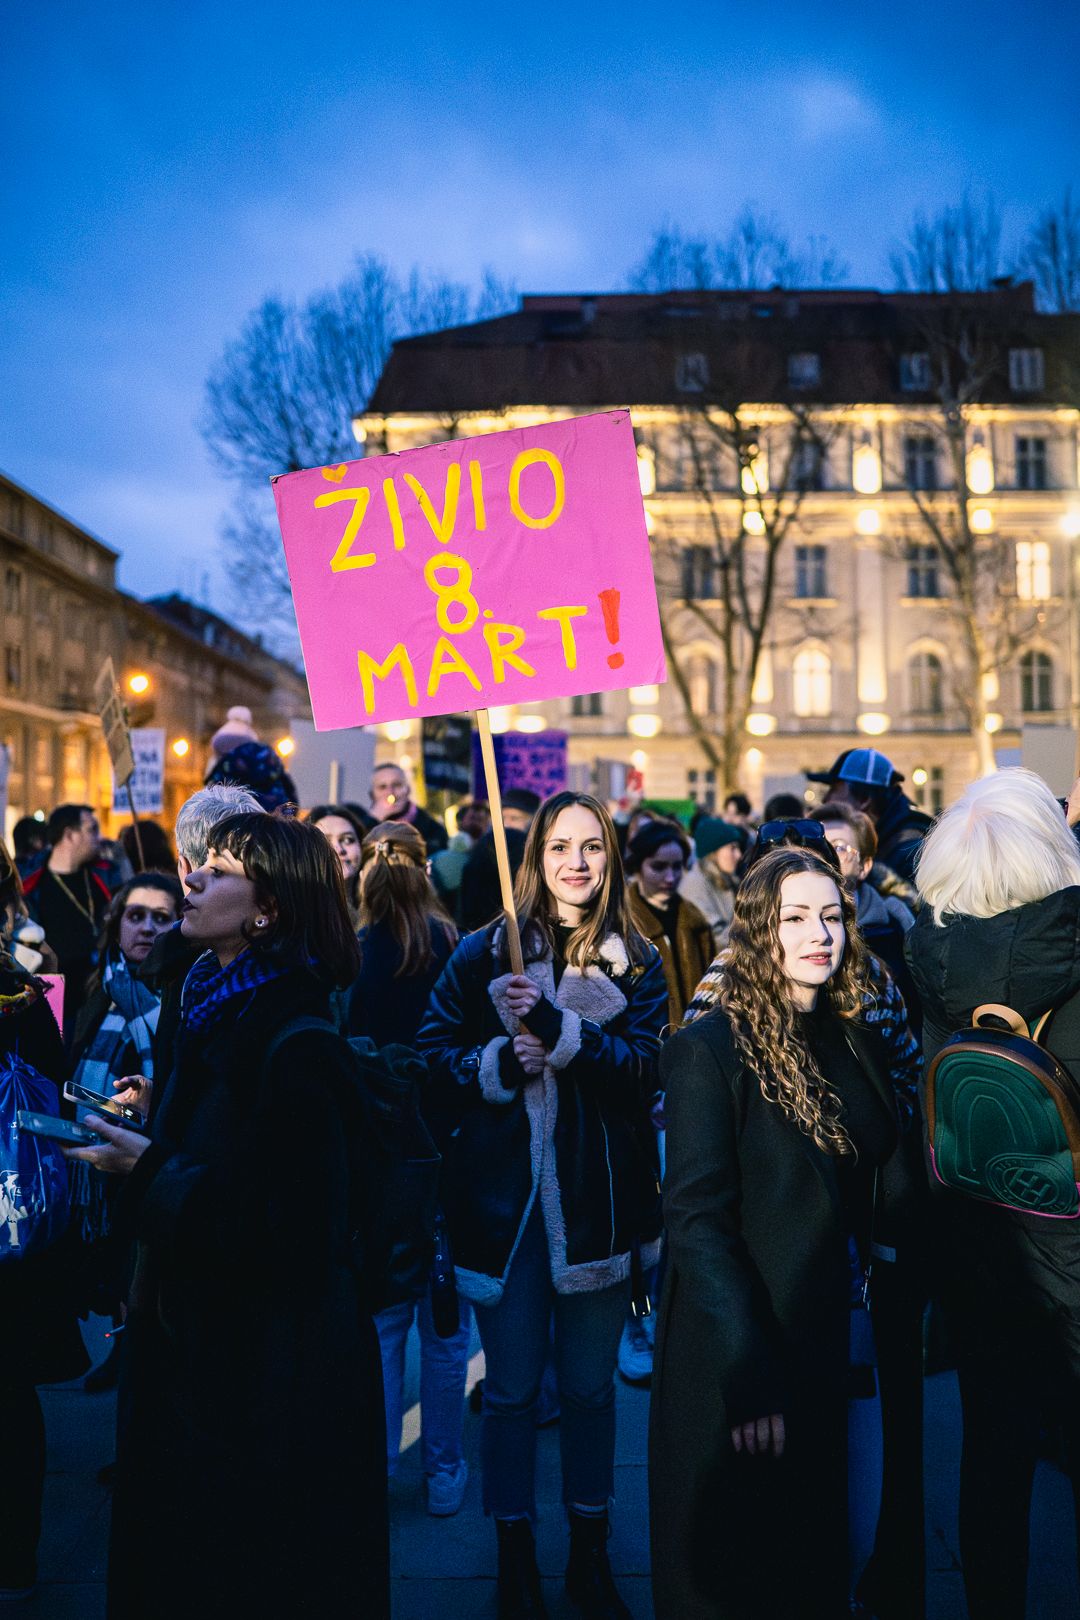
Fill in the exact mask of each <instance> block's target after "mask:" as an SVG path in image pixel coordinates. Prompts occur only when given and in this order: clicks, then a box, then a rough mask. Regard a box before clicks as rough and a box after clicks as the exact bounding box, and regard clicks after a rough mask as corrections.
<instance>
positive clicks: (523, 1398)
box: [475, 1206, 630, 1520]
mask: <svg viewBox="0 0 1080 1620" xmlns="http://www.w3.org/2000/svg"><path fill="white" fill-rule="evenodd" d="M629 1300H630V1282H629V1279H628V1280H627V1281H626V1282H622V1283H616V1284H615V1285H614V1286H613V1287H610V1288H602V1289H599V1290H598V1291H596V1292H595V1293H589V1294H557V1293H556V1292H555V1290H554V1288H553V1287H552V1283H551V1264H550V1261H549V1258H548V1246H547V1236H546V1233H545V1231H544V1222H543V1219H542V1217H541V1215H540V1211H539V1208H538V1207H537V1206H534V1208H533V1211H532V1214H531V1215H530V1216H529V1221H528V1225H527V1226H526V1229H525V1232H524V1235H523V1236H522V1239H521V1242H520V1244H519V1246H518V1251H517V1253H516V1254H515V1256H514V1259H513V1262H512V1264H511V1266H510V1274H509V1276H508V1277H507V1279H506V1288H505V1290H504V1291H503V1297H502V1299H501V1300H500V1301H499V1303H498V1304H497V1305H477V1306H476V1307H475V1309H476V1325H477V1327H478V1328H479V1329H480V1343H481V1344H482V1345H483V1347H484V1358H485V1361H486V1363H487V1370H486V1372H485V1375H484V1415H483V1422H482V1426H481V1435H480V1454H481V1458H482V1460H483V1471H484V1490H483V1497H484V1512H485V1513H493V1514H494V1515H495V1517H496V1518H497V1519H515V1518H530V1519H533V1520H535V1518H536V1401H537V1397H538V1395H539V1393H540V1384H541V1381H542V1379H543V1376H544V1363H545V1361H546V1360H547V1356H548V1348H549V1342H550V1341H549V1332H550V1325H551V1320H552V1315H553V1314H554V1320H555V1374H556V1378H557V1381H558V1387H559V1402H560V1406H561V1408H562V1420H561V1423H560V1425H559V1444H560V1448H561V1452H562V1481H563V1501H564V1502H566V1503H567V1504H568V1505H576V1506H579V1507H606V1506H607V1503H608V1502H609V1501H610V1499H611V1497H612V1495H613V1494H614V1489H615V1361H616V1357H617V1355H618V1352H619V1335H620V1334H621V1332H622V1325H623V1318H624V1317H625V1315H626V1308H627V1305H628V1303H629Z"/></svg>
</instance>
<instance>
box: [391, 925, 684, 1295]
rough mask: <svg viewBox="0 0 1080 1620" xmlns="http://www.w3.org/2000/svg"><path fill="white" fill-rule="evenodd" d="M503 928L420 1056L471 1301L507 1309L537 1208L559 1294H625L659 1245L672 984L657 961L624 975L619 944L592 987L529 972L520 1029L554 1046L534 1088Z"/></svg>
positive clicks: (588, 975)
mask: <svg viewBox="0 0 1080 1620" xmlns="http://www.w3.org/2000/svg"><path fill="white" fill-rule="evenodd" d="M501 942H502V924H501V923H497V924H493V925H492V926H491V927H489V928H486V929H483V930H481V931H480V932H478V933H475V934H471V935H469V937H468V938H467V939H465V940H463V941H462V943H461V944H460V945H459V946H458V948H457V950H456V951H455V952H454V954H453V956H452V957H451V958H450V961H449V963H448V964H447V966H446V969H445V971H444V973H443V975H442V977H441V978H440V979H439V982H438V984H436V986H435V989H434V990H433V992H432V996H431V1003H430V1006H429V1008H428V1015H427V1018H426V1020H425V1022H424V1024H423V1026H422V1028H421V1030H420V1036H419V1042H418V1044H419V1046H420V1049H421V1051H422V1052H424V1054H425V1055H426V1057H427V1059H428V1062H429V1064H430V1066H431V1071H432V1084H431V1095H430V1098H429V1107H428V1109H427V1110H426V1112H427V1115H428V1117H429V1119H430V1121H431V1123H432V1125H433V1128H434V1129H435V1132H436V1135H437V1136H438V1137H439V1139H440V1147H441V1149H442V1151H443V1153H444V1155H445V1158H446V1167H445V1172H444V1182H443V1201H444V1207H445V1210H446V1215H447V1220H448V1223H449V1226H450V1236H451V1239H452V1242H453V1245H454V1254H455V1258H456V1261H457V1265H458V1285H459V1287H460V1288H461V1291H462V1293H463V1294H464V1295H465V1296H466V1297H467V1298H469V1299H472V1300H475V1301H476V1302H477V1303H480V1304H487V1305H490V1304H494V1303H496V1302H497V1301H498V1300H499V1299H500V1298H501V1296H502V1290H503V1285H504V1282H505V1279H506V1274H507V1271H508V1269H509V1265H510V1260H511V1258H512V1255H513V1252H514V1249H515V1247H516V1244H517V1241H518V1238H519V1236H520V1233H521V1232H522V1230H523V1228H524V1224H525V1221H526V1219H527V1217H528V1214H529V1212H530V1211H531V1209H532V1207H533V1205H534V1203H535V1202H536V1200H537V1199H539V1201H540V1208H541V1212H542V1214H543V1217H544V1225H545V1229H546V1232H547V1238H548V1247H549V1250H550V1253H551V1275H552V1280H553V1282H554V1285H555V1288H556V1289H557V1290H558V1291H559V1292H560V1293H581V1292H588V1291H591V1290H593V1289H598V1288H604V1287H607V1286H608V1285H610V1284H611V1283H615V1282H618V1281H621V1280H622V1278H624V1277H626V1276H627V1275H628V1274H629V1271H630V1256H631V1250H632V1248H633V1247H634V1245H635V1244H637V1243H640V1244H642V1245H643V1246H644V1247H643V1260H644V1263H645V1264H646V1265H649V1264H651V1261H652V1258H653V1255H652V1254H651V1253H650V1249H652V1248H653V1246H654V1245H655V1243H656V1240H657V1239H658V1238H659V1235H660V1196H659V1186H658V1180H657V1167H656V1156H655V1146H654V1137H653V1132H652V1128H651V1126H650V1123H649V1117H648V1105H649V1100H650V1098H651V1097H652V1095H653V1094H654V1093H655V1091H656V1088H657V1067H658V1059H659V1054H660V1039H659V1037H660V1031H661V1030H662V1029H663V1027H664V1025H665V1023H666V1022H667V985H666V983H665V981H664V974H663V969H662V967H661V964H660V957H659V955H658V954H657V953H656V951H655V950H653V949H652V947H650V948H649V952H650V954H649V958H648V960H647V961H646V963H645V964H644V966H643V967H641V968H634V967H632V966H631V965H630V963H629V961H628V959H627V955H626V949H625V946H624V945H623V944H622V942H621V941H620V940H618V939H616V938H615V937H614V936H612V937H611V938H609V939H608V940H607V941H606V942H605V945H604V947H603V951H602V960H601V961H600V962H598V963H597V964H595V965H592V966H590V967H589V968H588V969H587V970H586V971H585V972H584V973H582V972H581V971H580V970H578V969H577V968H572V967H567V968H565V969H564V971H563V973H562V977H561V978H560V980H559V983H558V988H556V985H555V973H554V964H553V958H552V955H551V952H550V951H548V952H547V954H546V955H545V956H544V957H542V958H540V959H538V960H536V961H532V962H527V963H526V969H525V971H526V973H527V974H528V976H529V977H530V978H532V979H534V980H535V982H536V983H537V984H538V985H539V986H540V988H541V990H542V991H543V992H544V995H543V998H542V999H541V1001H540V1003H539V1004H538V1006H537V1007H535V1008H534V1009H533V1011H532V1012H531V1013H530V1014H529V1015H528V1018H527V1020H526V1023H527V1025H528V1027H529V1028H530V1029H531V1030H532V1031H533V1033H535V1034H537V1035H539V1036H540V1038H541V1039H542V1040H543V1041H544V1044H545V1046H547V1047H548V1050H549V1053H550V1056H549V1060H548V1064H547V1067H546V1068H545V1070H544V1073H543V1074H542V1075H539V1076H537V1077H536V1078H535V1079H531V1080H526V1078H525V1075H524V1073H523V1071H522V1069H521V1067H520V1065H519V1064H518V1062H517V1059H516V1058H515V1056H514V1053H513V1047H512V1045H511V1039H510V1037H511V1035H512V1034H514V1033H515V1032H516V1031H517V1030H518V1028H519V1025H518V1023H517V1021H516V1019H515V1018H514V1017H513V1015H512V1014H511V1013H510V1012H509V1010H508V1009H507V1007H506V1003H505V995H504V993H503V987H504V985H505V979H506V971H505V966H504V963H503V960H502V957H501Z"/></svg>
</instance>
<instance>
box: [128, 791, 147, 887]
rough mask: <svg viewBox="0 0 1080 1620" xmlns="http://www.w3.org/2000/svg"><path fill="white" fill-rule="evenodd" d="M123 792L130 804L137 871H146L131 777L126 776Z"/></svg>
mask: <svg viewBox="0 0 1080 1620" xmlns="http://www.w3.org/2000/svg"><path fill="white" fill-rule="evenodd" d="M124 792H125V793H126V794H127V802H128V804H129V805H130V806H131V825H132V826H133V827H134V829H135V849H136V851H137V853H138V856H139V871H140V872H145V871H146V856H145V855H144V854H143V847H142V834H141V833H140V831H139V818H138V816H137V815H136V814H135V795H134V793H132V791H131V777H130V776H129V777H128V779H127V781H126V782H125V783H124Z"/></svg>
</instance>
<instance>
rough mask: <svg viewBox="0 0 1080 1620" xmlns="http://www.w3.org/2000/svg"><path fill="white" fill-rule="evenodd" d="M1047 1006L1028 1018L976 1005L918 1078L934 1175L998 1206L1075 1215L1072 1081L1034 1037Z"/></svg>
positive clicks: (1078, 1120)
mask: <svg viewBox="0 0 1080 1620" xmlns="http://www.w3.org/2000/svg"><path fill="white" fill-rule="evenodd" d="M1051 1017H1052V1013H1049V1012H1048V1013H1045V1014H1044V1015H1043V1017H1042V1018H1040V1019H1039V1020H1038V1021H1037V1022H1036V1023H1034V1024H1032V1025H1030V1026H1029V1025H1028V1024H1027V1023H1025V1021H1024V1020H1023V1019H1022V1018H1021V1017H1020V1015H1019V1013H1016V1012H1013V1010H1012V1008H1011V1007H1003V1006H999V1005H997V1004H995V1003H988V1004H987V1005H986V1006H984V1007H976V1009H975V1012H974V1015H973V1017H972V1027H971V1028H970V1029H965V1030H961V1031H960V1032H959V1034H956V1035H953V1036H951V1037H950V1038H949V1040H947V1041H946V1042H945V1044H944V1046H943V1047H942V1048H941V1050H940V1052H939V1053H938V1054H937V1057H936V1058H935V1059H934V1061H933V1063H931V1065H930V1070H929V1073H928V1074H927V1077H926V1123H927V1130H928V1133H929V1139H930V1157H931V1162H932V1164H933V1169H934V1174H935V1175H936V1176H937V1178H938V1180H939V1181H941V1182H943V1183H944V1184H945V1186H946V1187H951V1188H953V1189H954V1190H955V1191H956V1192H962V1193H967V1194H968V1195H969V1196H970V1197H972V1198H981V1199H983V1200H984V1202H986V1203H990V1204H998V1205H999V1206H1001V1207H1002V1208H1004V1209H1015V1210H1023V1211H1024V1213H1025V1214H1028V1215H1046V1216H1049V1217H1051V1218H1053V1219H1057V1220H1070V1219H1075V1218H1076V1217H1077V1216H1078V1215H1080V1085H1078V1084H1077V1082H1076V1081H1075V1080H1074V1079H1073V1077H1072V1076H1071V1075H1070V1074H1069V1073H1068V1071H1067V1070H1066V1069H1064V1068H1063V1067H1062V1065H1061V1064H1060V1063H1059V1062H1058V1060H1057V1058H1055V1057H1054V1056H1053V1054H1052V1053H1051V1052H1048V1051H1047V1050H1046V1047H1045V1046H1044V1045H1043V1044H1042V1043H1043V1037H1044V1036H1045V1033H1046V1027H1047V1025H1048V1023H1049V1022H1050V1019H1051Z"/></svg>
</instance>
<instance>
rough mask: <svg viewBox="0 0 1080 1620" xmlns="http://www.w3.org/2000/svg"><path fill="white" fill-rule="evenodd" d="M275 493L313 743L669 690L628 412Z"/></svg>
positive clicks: (286, 480)
mask: <svg viewBox="0 0 1080 1620" xmlns="http://www.w3.org/2000/svg"><path fill="white" fill-rule="evenodd" d="M273 485H274V499H275V500H276V502H277V510H278V521H279V522H280V524H281V533H282V538H283V540H284V542H285V557H286V560H287V562H288V567H289V578H290V581H291V583H292V593H293V601H294V604H295V607H296V617H297V623H298V624H299V626H300V639H301V642H302V644H303V650H304V663H305V665H306V668H307V678H308V686H309V689H310V691H311V705H312V710H313V712H314V716H315V725H316V727H317V728H318V729H319V730H320V731H331V730H333V729H334V728H335V727H337V726H355V725H370V724H374V723H377V722H380V721H385V720H402V719H408V718H411V717H412V716H414V715H425V714H448V713H452V712H453V711H455V710H460V709H482V708H487V707H489V706H491V705H493V704H506V703H535V702H537V701H538V700H539V699H542V698H555V697H571V696H573V695H574V694H575V693H579V692H599V691H604V690H607V689H610V688H614V687H625V686H645V685H651V684H653V683H655V682H659V681H663V680H664V679H665V678H666V671H665V667H664V652H663V643H662V640H661V635H660V616H659V612H658V610H657V605H656V586H655V584H654V581H653V571H652V559H651V556H650V551H649V539H648V534H647V533H646V529H645V514H644V510H643V508H642V503H641V488H640V483H639V480H638V470H637V453H636V449H635V445H634V432H633V427H632V425H631V422H630V416H629V412H627V411H608V412H604V413H603V414H600V415H596V416H579V417H575V418H573V419H571V420H569V421H564V422H549V423H545V424H544V425H542V426H540V427H531V428H519V429H514V430H513V431H511V432H507V433H491V434H485V435H483V436H482V437H480V438H474V439H451V440H448V441H447V442H446V443H444V444H434V445H429V446H427V447H426V448H424V449H422V450H405V451H402V452H400V453H398V454H396V455H388V456H371V457H368V458H367V459H366V460H363V461H349V462H343V463H342V464H341V465H340V466H337V467H316V468H314V469H312V470H311V471H305V472H297V473H289V474H287V475H284V476H281V477H278V478H275V479H274V480H273Z"/></svg>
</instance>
